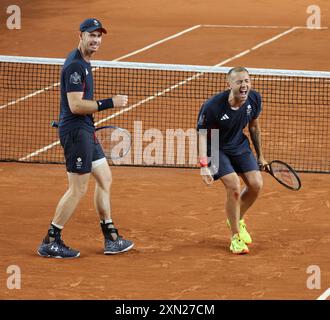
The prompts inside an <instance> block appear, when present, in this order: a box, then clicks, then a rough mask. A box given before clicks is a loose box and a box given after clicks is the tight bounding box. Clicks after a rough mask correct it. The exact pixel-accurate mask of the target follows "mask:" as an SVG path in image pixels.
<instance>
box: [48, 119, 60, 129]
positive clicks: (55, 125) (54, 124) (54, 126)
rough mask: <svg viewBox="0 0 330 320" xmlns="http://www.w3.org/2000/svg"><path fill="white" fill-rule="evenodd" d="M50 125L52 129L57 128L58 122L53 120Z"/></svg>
mask: <svg viewBox="0 0 330 320" xmlns="http://www.w3.org/2000/svg"><path fill="white" fill-rule="evenodd" d="M50 125H51V127H52V128H58V122H57V121H54V120H53V121H52V122H51V124H50Z"/></svg>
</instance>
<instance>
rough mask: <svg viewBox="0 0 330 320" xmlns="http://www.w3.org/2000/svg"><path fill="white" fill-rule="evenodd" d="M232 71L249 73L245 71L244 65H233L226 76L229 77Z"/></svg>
mask: <svg viewBox="0 0 330 320" xmlns="http://www.w3.org/2000/svg"><path fill="white" fill-rule="evenodd" d="M234 72H246V73H247V74H249V71H247V69H246V68H244V67H234V68H231V69H230V70H229V71H228V73H227V77H228V78H229V77H230V75H231V74H232V73H234Z"/></svg>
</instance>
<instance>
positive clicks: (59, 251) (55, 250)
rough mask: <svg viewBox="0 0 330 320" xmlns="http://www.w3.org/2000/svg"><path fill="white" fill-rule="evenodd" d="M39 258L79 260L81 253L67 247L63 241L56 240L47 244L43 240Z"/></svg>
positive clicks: (39, 249)
mask: <svg viewBox="0 0 330 320" xmlns="http://www.w3.org/2000/svg"><path fill="white" fill-rule="evenodd" d="M37 252H38V254H39V256H42V257H45V258H64V259H69V258H78V257H79V256H80V252H79V251H77V250H74V249H71V248H70V247H68V246H66V245H65V244H64V242H63V240H62V239H55V240H54V241H52V242H50V243H45V241H44V240H43V241H42V243H41V245H40V246H39V248H38V251H37Z"/></svg>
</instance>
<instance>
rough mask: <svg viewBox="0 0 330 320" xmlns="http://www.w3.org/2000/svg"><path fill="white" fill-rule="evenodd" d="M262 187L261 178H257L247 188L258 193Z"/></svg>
mask: <svg viewBox="0 0 330 320" xmlns="http://www.w3.org/2000/svg"><path fill="white" fill-rule="evenodd" d="M262 187H263V181H262V179H257V180H255V181H254V182H253V183H252V184H250V185H249V189H250V190H251V191H252V192H253V193H255V194H259V193H260V191H261V189H262Z"/></svg>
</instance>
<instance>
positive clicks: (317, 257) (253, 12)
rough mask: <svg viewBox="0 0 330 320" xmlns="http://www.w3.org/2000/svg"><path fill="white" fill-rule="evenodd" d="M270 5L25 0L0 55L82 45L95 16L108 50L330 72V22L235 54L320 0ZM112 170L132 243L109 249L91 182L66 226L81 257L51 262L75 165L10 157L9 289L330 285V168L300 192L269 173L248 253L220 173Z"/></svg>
mask: <svg viewBox="0 0 330 320" xmlns="http://www.w3.org/2000/svg"><path fill="white" fill-rule="evenodd" d="M272 2H273V4H269V3H270V1H241V0H237V1H210V0H207V1H203V2H199V1H152V0H149V1H146V0H144V1H126V0H125V1H118V2H117V1H116V2H114V1H112V2H109V1H94V2H93V4H91V2H88V1H33V6H32V4H31V3H28V2H27V1H17V2H16V4H17V5H19V6H20V7H21V10H22V29H21V30H7V29H6V24H5V22H6V15H5V9H6V7H7V6H8V5H10V4H11V3H10V2H9V1H2V2H1V8H0V9H1V13H0V34H1V37H2V38H3V39H4V40H3V41H1V43H0V54H1V55H18V56H39V57H56V58H63V57H65V56H66V54H67V53H68V52H69V51H70V50H72V49H73V48H74V47H75V46H76V45H77V40H78V32H77V31H76V29H77V26H78V25H79V23H80V22H81V21H82V20H83V19H85V18H86V17H90V16H95V17H98V18H99V19H100V20H101V21H102V22H103V24H104V26H106V27H108V29H109V35H107V36H105V37H104V40H103V46H102V47H101V49H100V52H99V53H98V54H97V56H96V58H97V59H100V60H114V59H118V58H120V57H123V56H125V55H128V54H131V55H130V56H129V57H127V58H123V59H120V60H122V61H137V62H156V63H175V64H176V63H180V64H181V63H182V64H198V65H216V64H219V63H221V62H223V61H226V60H227V59H230V61H229V62H228V63H224V65H225V66H234V65H244V66H246V67H257V68H278V69H300V70H304V69H305V70H321V71H329V62H328V52H329V49H330V44H329V40H328V39H329V35H330V30H329V29H322V30H307V29H303V28H298V29H295V30H292V31H290V32H289V33H288V34H286V35H283V36H281V37H279V38H278V39H274V40H272V41H270V42H269V43H267V44H264V45H262V46H261V47H260V48H258V49H256V50H253V51H252V52H249V53H247V54H245V55H243V56H242V57H240V58H234V57H235V55H237V54H239V53H241V52H244V51H245V50H247V49H251V48H252V47H254V46H256V45H258V44H261V43H263V42H265V41H267V40H269V39H273V38H274V37H275V36H277V35H279V34H281V33H283V32H285V31H286V30H290V29H291V28H292V27H296V26H299V27H304V26H306V20H307V17H308V14H307V13H306V9H307V7H308V5H310V4H311V3H310V2H309V1H300V0H299V1H298V0H295V1H288V0H286V1H284V0H279V1H272ZM313 4H316V5H319V6H320V8H321V12H322V20H321V21H322V27H327V26H329V20H330V5H329V3H328V1H313ZM196 25H201V26H200V27H198V28H197V27H196V29H194V30H193V31H191V32H187V33H185V34H183V35H182V36H177V37H176V38H174V39H172V40H169V41H165V42H163V43H161V44H159V45H155V46H154V47H152V48H150V49H146V50H144V51H141V52H140V53H137V54H132V53H133V52H135V51H137V50H139V49H142V48H145V47H146V46H148V45H150V44H153V43H155V42H157V41H160V40H163V39H165V38H166V37H169V36H171V35H174V34H178V33H179V32H181V31H183V30H186V29H188V28H191V27H193V26H196ZM204 25H217V26H214V27H206V26H204ZM220 25H230V26H232V27H220ZM234 26H235V27H234ZM237 26H250V27H249V28H247V27H244V28H238V27H237ZM251 26H254V27H253V28H251ZM258 26H259V27H258ZM260 26H276V28H261V27H260ZM14 107H15V106H13V108H14ZM32 151H33V150H31V152H32ZM112 172H113V179H114V182H113V187H112V207H113V218H114V221H115V222H116V225H117V226H118V227H119V230H120V232H121V233H122V234H123V235H124V236H125V237H127V238H129V239H131V240H133V241H134V242H135V247H134V250H132V251H130V252H128V253H126V254H122V255H118V256H104V255H103V252H102V248H103V240H102V235H101V232H100V230H99V225H98V218H97V215H96V213H95V211H94V208H93V199H92V198H93V184H94V182H93V181H92V180H91V181H90V186H89V192H88V194H87V196H86V197H85V198H84V200H83V201H82V202H81V203H80V205H79V208H78V209H77V212H76V213H75V215H74V216H73V218H72V219H71V220H70V222H69V223H68V224H67V226H66V227H65V230H64V232H63V238H64V240H65V241H66V242H67V243H68V244H69V245H70V246H72V247H74V248H77V249H79V250H80V251H81V257H80V258H79V259H75V260H71V261H59V260H50V259H42V258H40V257H39V256H37V254H36V249H37V247H38V245H39V243H40V241H41V240H42V237H43V236H44V234H45V232H46V229H47V226H48V224H49V222H50V220H51V218H52V216H53V213H54V209H55V206H56V204H57V202H58V200H59V198H60V197H61V196H62V194H63V193H64V191H65V189H66V186H67V179H66V173H65V169H64V166H63V165H40V164H23V163H3V162H2V163H0V195H1V204H0V211H1V215H0V224H1V229H0V239H1V245H0V256H1V260H0V298H1V299H217V300H218V299H316V298H317V297H318V296H320V295H321V294H322V293H323V292H324V291H325V290H326V289H327V288H328V287H330V263H329V250H328V248H329V245H330V234H329V226H330V199H329V189H330V180H329V175H327V174H311V173H304V174H301V178H302V183H303V188H302V189H301V190H300V191H299V192H291V191H289V190H287V189H285V188H284V187H283V186H281V185H279V184H277V183H276V182H275V181H274V180H273V179H272V178H271V177H270V176H268V175H266V174H263V176H264V180H265V181H264V189H263V191H262V194H261V196H260V198H259V200H258V201H257V202H256V204H255V205H254V206H253V208H251V210H250V212H248V215H247V219H246V221H247V223H248V226H249V230H250V231H251V234H252V237H253V239H254V243H253V244H252V245H251V248H250V249H251V250H250V254H249V255H245V256H234V255H232V254H230V252H229V249H228V247H229V238H230V233H229V230H228V229H227V228H226V225H225V213H224V210H223V206H224V200H225V193H224V189H223V187H222V185H221V183H220V182H218V183H216V184H214V185H213V186H212V187H211V188H210V187H206V186H204V185H203V183H202V182H201V179H200V176H199V171H198V170H193V169H186V170H184V169H164V168H163V169H159V168H136V167H113V168H112ZM10 265H17V266H19V267H20V268H21V272H22V283H21V286H22V288H21V289H20V290H9V289H7V287H6V279H7V277H8V276H9V275H8V274H7V273H6V270H7V267H8V266H10ZM312 265H317V266H319V267H320V270H321V289H314V290H311V289H308V288H307V285H306V281H307V279H308V277H309V276H310V274H308V273H307V268H308V267H309V266H312Z"/></svg>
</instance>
